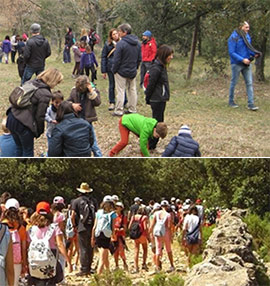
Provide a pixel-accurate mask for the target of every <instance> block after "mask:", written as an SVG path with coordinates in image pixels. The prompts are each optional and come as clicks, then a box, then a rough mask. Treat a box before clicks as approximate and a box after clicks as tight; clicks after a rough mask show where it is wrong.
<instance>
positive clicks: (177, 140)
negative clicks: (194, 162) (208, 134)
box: [162, 134, 201, 157]
mask: <svg viewBox="0 0 270 286" xmlns="http://www.w3.org/2000/svg"><path fill="white" fill-rule="evenodd" d="M162 157H201V152H200V150H199V144H198V142H196V141H195V140H193V139H192V137H191V135H189V134H180V135H178V136H174V137H173V138H172V139H171V142H170V143H169V144H168V145H167V147H166V149H165V151H164V152H163V154H162Z"/></svg>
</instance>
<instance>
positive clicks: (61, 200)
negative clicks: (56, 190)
mask: <svg viewBox="0 0 270 286" xmlns="http://www.w3.org/2000/svg"><path fill="white" fill-rule="evenodd" d="M53 203H54V204H63V205H64V204H65V200H64V198H63V197H61V196H56V197H55V198H54V199H53Z"/></svg>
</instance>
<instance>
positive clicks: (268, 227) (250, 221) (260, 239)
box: [244, 213, 270, 262]
mask: <svg viewBox="0 0 270 286" xmlns="http://www.w3.org/2000/svg"><path fill="white" fill-rule="evenodd" d="M269 217H270V213H266V214H265V216H264V218H263V219H262V218H260V217H259V216H258V215H256V214H250V215H248V216H247V217H246V218H245V219H244V221H245V222H246V224H247V226H248V230H249V232H250V233H251V235H252V236H253V245H254V248H255V250H256V251H257V253H258V254H259V255H260V257H261V258H262V259H263V260H264V261H265V262H270V223H269Z"/></svg>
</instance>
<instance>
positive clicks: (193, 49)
mask: <svg viewBox="0 0 270 286" xmlns="http://www.w3.org/2000/svg"><path fill="white" fill-rule="evenodd" d="M199 26H200V17H197V18H196V19H195V27H194V31H193V37H192V43H191V51H190V59H189V65H188V74H187V79H188V80H190V78H191V74H192V69H193V63H194V58H195V52H196V45H197V40H198V31H199Z"/></svg>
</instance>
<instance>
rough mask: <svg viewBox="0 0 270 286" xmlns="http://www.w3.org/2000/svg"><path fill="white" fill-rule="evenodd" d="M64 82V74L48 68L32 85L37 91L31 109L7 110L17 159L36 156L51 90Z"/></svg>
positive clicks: (13, 107) (14, 108) (8, 123)
mask: <svg viewBox="0 0 270 286" xmlns="http://www.w3.org/2000/svg"><path fill="white" fill-rule="evenodd" d="M62 80H63V75H62V73H61V72H60V71H59V70H57V69H55V68H48V69H47V70H45V71H43V72H42V73H40V74H39V75H38V76H37V77H36V79H34V80H32V81H31V82H32V84H33V85H34V86H35V87H37V90H36V91H35V93H34V94H33V96H32V97H31V103H32V104H31V107H30V108H17V107H15V106H13V105H11V107H10V108H9V109H8V110H7V115H8V118H7V124H6V126H7V128H8V129H9V130H10V132H11V134H12V136H13V139H14V141H15V143H16V146H17V150H16V157H33V156H34V138H39V137H40V135H41V134H42V133H43V132H44V119H45V114H46V111H47V108H48V106H49V103H50V100H51V98H52V93H51V89H53V88H55V87H56V86H57V85H58V84H59V83H60V82H61V81H62Z"/></svg>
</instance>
